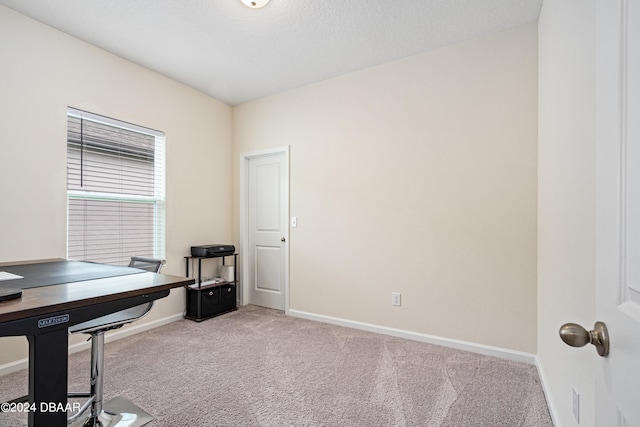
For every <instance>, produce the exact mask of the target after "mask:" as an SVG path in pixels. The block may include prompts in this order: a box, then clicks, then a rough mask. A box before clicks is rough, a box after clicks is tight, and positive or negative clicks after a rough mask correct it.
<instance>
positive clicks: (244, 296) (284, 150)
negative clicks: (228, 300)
mask: <svg viewBox="0 0 640 427" xmlns="http://www.w3.org/2000/svg"><path fill="white" fill-rule="evenodd" d="M278 154H284V163H285V165H284V166H285V168H284V179H285V185H284V188H285V190H284V205H285V206H284V215H285V216H286V223H287V226H286V227H285V230H284V234H285V236H284V237H285V240H286V241H285V244H284V312H285V314H288V313H289V167H290V166H289V146H288V145H286V146H282V147H275V148H268V149H265V150H259V151H251V152H248V153H241V154H240V284H241V285H240V305H247V304H249V284H248V283H247V281H246V280H244V278H245V277H249V265H248V263H247V260H248V259H249V161H250V160H252V159H255V158H260V157H267V156H273V155H278Z"/></svg>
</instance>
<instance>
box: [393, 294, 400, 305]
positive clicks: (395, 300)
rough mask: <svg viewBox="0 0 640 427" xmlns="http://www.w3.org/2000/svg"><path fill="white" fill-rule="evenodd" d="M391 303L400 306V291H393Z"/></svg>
mask: <svg viewBox="0 0 640 427" xmlns="http://www.w3.org/2000/svg"><path fill="white" fill-rule="evenodd" d="M391 305H395V306H398V307H400V292H391Z"/></svg>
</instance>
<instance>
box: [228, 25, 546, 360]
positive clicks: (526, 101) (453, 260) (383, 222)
mask: <svg viewBox="0 0 640 427" xmlns="http://www.w3.org/2000/svg"><path fill="white" fill-rule="evenodd" d="M233 139H234V152H233V166H234V167H235V169H234V172H233V176H234V180H235V181H234V192H235V195H236V199H235V201H234V213H233V218H234V220H235V221H237V220H236V219H235V218H237V216H238V214H239V201H238V191H239V190H238V186H239V183H238V174H239V173H238V167H239V157H240V153H243V152H250V151H255V150H260V149H264V148H271V147H279V146H283V145H289V146H290V149H291V152H290V155H291V183H290V189H291V192H290V207H291V212H290V213H291V215H292V216H296V217H297V218H298V227H297V228H294V229H291V234H290V308H291V309H295V310H300V311H303V312H308V313H313V314H320V315H325V316H333V317H337V318H341V319H346V320H353V321H359V322H366V323H371V324H374V325H381V326H386V327H392V328H399V329H402V330H407V331H412V332H418V333H425V334H431V335H436V336H440V337H446V338H452V339H458V340H464V341H470V342H474V343H479V344H484V345H490V346H497V347H502V348H507V349H512V350H518V351H524V352H531V353H535V351H536V221H537V218H536V197H537V196H536V192H537V183H536V180H537V175H536V168H537V161H536V156H537V155H536V150H537V145H536V141H537V27H536V24H531V25H527V26H523V27H520V28H516V29H513V30H509V31H506V32H502V33H499V34H494V35H491V36H488V37H484V38H481V39H476V40H471V41H468V42H464V43H460V44H457V45H455V46H451V47H447V48H443V49H439V50H435V51H432V52H428V53H425V54H421V55H418V56H414V57H411V58H408V59H405V60H401V61H396V62H393V63H390V64H386V65H382V66H378V67H375V68H371V69H367V70H364V71H360V72H356V73H353V74H349V75H346V76H342V77H339V78H335V79H331V80H327V81H324V82H321V83H318V84H315V85H311V86H306V87H302V88H299V89H295V90H291V91H287V92H284V93H281V94H278V95H275V96H270V97H267V98H263V99H260V100H257V101H253V102H249V103H246V104H243V105H240V106H237V107H235V109H234V117H233ZM234 229H235V230H236V231H237V230H238V224H237V222H236V224H235V227H234ZM236 236H237V235H236ZM236 240H237V239H236ZM391 292H401V293H402V307H400V308H398V307H392V306H391V303H390V302H391Z"/></svg>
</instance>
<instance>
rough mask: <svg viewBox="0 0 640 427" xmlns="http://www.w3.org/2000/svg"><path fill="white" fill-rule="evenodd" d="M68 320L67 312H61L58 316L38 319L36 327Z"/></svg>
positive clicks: (44, 326)
mask: <svg viewBox="0 0 640 427" xmlns="http://www.w3.org/2000/svg"><path fill="white" fill-rule="evenodd" d="M68 321H69V315H68V314H61V315H60V316H53V317H47V318H46V319H40V320H38V328H46V327H47V326H54V325H59V324H61V323H67V322H68Z"/></svg>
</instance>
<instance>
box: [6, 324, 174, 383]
mask: <svg viewBox="0 0 640 427" xmlns="http://www.w3.org/2000/svg"><path fill="white" fill-rule="evenodd" d="M182 318H183V316H182V313H180V314H174V315H172V316H167V317H163V318H162V319H157V320H153V321H151V322H144V323H140V324H137V323H136V322H134V323H131V324H129V326H128V327H125V328H120V329H116V330H113V331H111V332H107V334H106V335H105V338H104V341H105V343H108V342H111V341H116V340H119V339H121V338H125V337H128V336H131V335H135V334H139V333H141V332H145V331H148V330H150V329H154V328H157V327H159V326H163V325H167V324H169V323H171V322H175V321H176V320H181V319H182ZM89 348H91V342H90V341H83V342H80V343H76V344H72V345H70V346H69V354H73V353H77V352H79V351H82V350H87V349H89ZM28 367H29V359H20V360H16V361H14V362H9V363H5V364H4V365H0V377H1V376H3V375H7V374H10V373H12V372H16V371H20V370H22V369H27V368H28Z"/></svg>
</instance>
